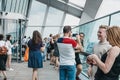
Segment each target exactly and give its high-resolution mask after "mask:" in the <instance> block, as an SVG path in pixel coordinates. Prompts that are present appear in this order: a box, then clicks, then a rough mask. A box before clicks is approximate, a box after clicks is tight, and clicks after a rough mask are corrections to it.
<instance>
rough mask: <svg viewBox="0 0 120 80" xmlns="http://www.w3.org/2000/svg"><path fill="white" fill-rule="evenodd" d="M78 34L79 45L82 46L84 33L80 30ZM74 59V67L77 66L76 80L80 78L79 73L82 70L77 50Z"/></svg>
mask: <svg viewBox="0 0 120 80" xmlns="http://www.w3.org/2000/svg"><path fill="white" fill-rule="evenodd" d="M79 36H80V41H81V45H82V47H84V44H83V41H84V36H85V34H84V33H82V32H81V33H79ZM75 61H76V68H77V72H76V80H81V79H80V78H79V74H80V73H81V71H82V64H81V60H80V57H79V51H78V50H77V51H76V53H75Z"/></svg>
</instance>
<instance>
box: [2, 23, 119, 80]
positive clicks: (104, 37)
mask: <svg viewBox="0 0 120 80" xmlns="http://www.w3.org/2000/svg"><path fill="white" fill-rule="evenodd" d="M72 34H73V33H72V29H71V26H64V28H63V36H62V37H61V36H60V34H56V35H52V34H50V35H49V37H48V38H47V37H45V38H44V39H42V36H41V34H40V32H39V31H37V30H35V31H34V32H33V35H32V38H31V39H30V38H29V40H26V37H24V38H23V41H24V42H23V43H22V47H23V48H24V49H26V46H27V47H28V48H29V58H28V67H29V68H32V69H33V73H32V80H38V75H37V73H38V69H39V68H43V62H45V61H46V60H50V65H53V66H54V67H55V69H57V70H59V80H82V79H80V77H79V75H80V73H81V71H82V67H83V66H82V62H81V60H80V54H84V53H82V52H84V37H85V34H84V33H83V32H80V33H79V34H75V35H74V36H73V35H72ZM119 35H120V27H118V26H112V27H109V26H106V25H101V26H100V27H99V29H98V32H97V36H98V40H99V42H98V43H97V44H95V45H94V47H93V53H91V55H88V56H87V59H86V62H87V63H88V64H89V67H88V77H89V79H90V80H119V74H120V42H119V39H120V37H119ZM3 38H4V37H3V35H2V34H0V47H2V46H3V45H5V44H6V45H5V46H6V47H7V49H8V52H7V54H5V55H0V71H1V72H2V73H3V75H4V80H7V76H6V66H7V68H9V70H13V69H12V68H11V54H12V52H11V48H12V47H13V46H16V43H14V44H11V43H10V40H11V35H7V37H6V38H7V39H6V41H4V40H3ZM24 53H25V50H24V51H23V54H24Z"/></svg>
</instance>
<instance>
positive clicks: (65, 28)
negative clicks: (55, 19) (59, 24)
mask: <svg viewBox="0 0 120 80" xmlns="http://www.w3.org/2000/svg"><path fill="white" fill-rule="evenodd" d="M69 31H71V26H64V28H63V33H68V32H69Z"/></svg>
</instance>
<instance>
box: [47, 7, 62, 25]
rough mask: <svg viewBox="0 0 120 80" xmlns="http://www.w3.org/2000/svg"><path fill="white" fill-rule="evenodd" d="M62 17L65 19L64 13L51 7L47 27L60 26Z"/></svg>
mask: <svg viewBox="0 0 120 80" xmlns="http://www.w3.org/2000/svg"><path fill="white" fill-rule="evenodd" d="M62 17H63V12H62V11H60V10H58V9H55V8H52V7H50V8H49V12H48V17H47V21H46V25H48V26H60V25H61V21H62Z"/></svg>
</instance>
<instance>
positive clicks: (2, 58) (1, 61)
mask: <svg viewBox="0 0 120 80" xmlns="http://www.w3.org/2000/svg"><path fill="white" fill-rule="evenodd" d="M3 38H4V36H3V34H0V47H2V46H5V47H7V49H8V46H7V44H6V43H5V41H3ZM6 61H7V53H6V54H4V55H0V72H2V74H3V76H4V79H3V80H7V75H6Z"/></svg>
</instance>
